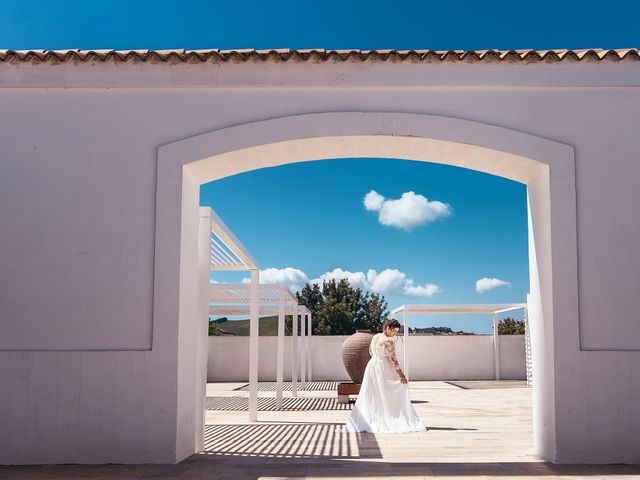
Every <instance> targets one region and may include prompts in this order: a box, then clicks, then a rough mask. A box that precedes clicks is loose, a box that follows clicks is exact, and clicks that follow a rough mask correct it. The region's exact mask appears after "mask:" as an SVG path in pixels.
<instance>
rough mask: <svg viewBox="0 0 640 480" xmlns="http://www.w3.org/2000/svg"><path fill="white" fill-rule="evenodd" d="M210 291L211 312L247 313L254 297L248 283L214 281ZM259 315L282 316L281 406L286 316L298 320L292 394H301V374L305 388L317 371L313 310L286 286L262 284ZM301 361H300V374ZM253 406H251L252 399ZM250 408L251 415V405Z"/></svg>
mask: <svg viewBox="0 0 640 480" xmlns="http://www.w3.org/2000/svg"><path fill="white" fill-rule="evenodd" d="M209 292H210V295H209V301H210V302H211V303H210V305H209V314H210V315H246V314H247V313H250V306H251V301H252V297H251V286H249V285H248V284H246V283H239V284H229V283H214V284H212V285H210V289H209ZM258 315H259V316H265V315H278V341H277V342H278V343H277V354H276V372H277V373H276V406H277V408H281V407H282V392H283V377H284V326H285V315H291V316H292V318H293V319H295V321H293V323H292V348H291V393H292V396H294V397H297V396H298V377H300V382H301V387H302V388H303V389H304V388H305V386H306V381H307V379H308V380H309V381H311V378H312V374H313V373H312V364H311V335H312V332H311V322H312V319H311V311H310V310H309V309H308V308H307V307H306V306H304V305H298V302H297V299H296V297H295V296H294V295H293V294H292V293H291V291H290V290H289V289H288V288H287V287H285V286H284V285H277V284H261V285H260V286H259V288H258ZM298 322H300V332H299V331H298ZM299 336H301V337H302V355H300V354H299V352H298V337H299ZM298 364H300V370H301V372H300V375H299V374H298ZM256 382H257V375H256ZM256 392H257V383H256ZM249 394H250V395H251V381H250V382H249ZM249 398H251V396H250V397H249ZM256 398H257V396H256ZM256 405H257V402H256ZM249 406H250V407H251V401H250V402H249ZM249 410H250V414H251V408H250V409H249Z"/></svg>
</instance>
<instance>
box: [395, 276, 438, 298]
mask: <svg viewBox="0 0 640 480" xmlns="http://www.w3.org/2000/svg"><path fill="white" fill-rule="evenodd" d="M441 291H442V289H441V288H440V287H439V286H438V285H436V284H435V283H425V284H424V285H414V284H413V280H411V279H409V281H407V284H406V285H405V286H404V293H405V295H410V296H412V297H430V296H432V295H434V294H436V293H440V292H441Z"/></svg>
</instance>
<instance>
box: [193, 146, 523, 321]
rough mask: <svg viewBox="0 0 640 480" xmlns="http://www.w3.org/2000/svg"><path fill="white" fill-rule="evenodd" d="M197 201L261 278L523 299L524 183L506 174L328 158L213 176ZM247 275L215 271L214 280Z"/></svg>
mask: <svg viewBox="0 0 640 480" xmlns="http://www.w3.org/2000/svg"><path fill="white" fill-rule="evenodd" d="M372 191H373V192H375V193H370V192H372ZM365 198H367V199H368V201H365ZM200 203H201V205H208V206H211V207H212V208H213V209H214V210H215V211H216V212H217V213H218V215H220V217H221V218H222V219H223V220H224V221H225V222H226V223H227V225H228V226H229V227H230V228H231V230H232V231H233V232H234V233H235V234H236V235H237V236H238V237H239V238H240V240H241V241H242V242H243V243H244V245H245V246H246V247H247V249H248V250H249V251H250V252H251V253H252V254H253V256H254V257H255V258H256V259H257V260H258V261H259V263H260V267H261V269H262V270H265V271H264V272H263V278H264V279H265V281H266V283H271V282H278V283H280V282H282V283H286V284H287V285H289V286H290V288H292V290H295V289H296V287H298V286H301V285H303V284H304V283H305V282H306V281H312V280H316V279H319V278H320V279H321V278H323V276H324V278H327V277H328V278H349V279H350V281H351V282H352V283H353V284H354V285H356V286H360V287H362V288H365V289H367V290H370V291H375V292H377V293H381V294H382V295H384V296H385V298H386V299H387V301H388V303H389V306H390V307H391V308H393V307H396V306H399V305H402V304H406V303H503V302H506V303H512V302H524V301H525V300H526V294H527V292H528V289H529V287H528V254H527V212H526V187H525V186H524V185H523V184H520V183H517V182H513V181H510V180H506V179H504V178H500V177H495V176H492V175H488V174H484V173H480V172H475V171H472V170H467V169H462V168H457V167H451V166H447V165H439V164H431V163H424V162H414V161H408V160H391V159H377V158H373V159H372V158H350V159H334V160H324V161H314V162H305V163H299V164H293V165H285V166H280V167H274V168H269V169H262V170H257V171H253V172H248V173H243V174H240V175H235V176H232V177H228V178H225V179H222V180H217V181H215V182H211V183H209V184H206V185H204V186H203V187H202V188H201V198H200ZM267 269H269V270H267ZM243 277H246V274H244V273H229V272H224V273H223V272H213V273H212V279H215V280H217V281H240V280H241V279H242V278H243ZM481 279H485V280H484V281H482V280H481ZM478 280H481V283H480V284H479V285H477V284H476V282H477V281H478ZM500 281H502V282H505V284H503V285H499V283H500ZM483 287H484V288H483ZM412 325H413V326H427V325H446V326H450V327H451V328H454V329H455V330H458V329H464V330H466V331H475V332H489V331H490V319H489V318H487V317H478V316H438V317H420V318H418V317H416V319H415V322H412Z"/></svg>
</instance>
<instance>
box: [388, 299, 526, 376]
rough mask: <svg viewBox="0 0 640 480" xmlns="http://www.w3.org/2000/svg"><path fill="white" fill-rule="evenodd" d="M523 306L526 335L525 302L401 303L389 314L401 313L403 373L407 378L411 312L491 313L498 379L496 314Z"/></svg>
mask: <svg viewBox="0 0 640 480" xmlns="http://www.w3.org/2000/svg"><path fill="white" fill-rule="evenodd" d="M521 308H524V321H525V329H526V333H527V335H528V334H529V319H528V315H527V304H526V303H504V304H467V305H425V304H423V305H401V306H399V307H397V308H394V309H393V310H391V315H392V316H396V315H398V314H402V317H403V326H404V350H403V353H402V356H403V364H404V374H405V375H406V377H407V378H409V364H408V363H407V358H408V356H407V351H408V350H409V344H408V335H409V319H410V317H411V314H414V315H415V314H418V315H434V314H447V313H448V314H466V313H482V314H492V315H493V363H494V368H495V378H496V380H500V345H499V343H498V315H499V314H500V313H505V312H510V311H512V310H519V309H521Z"/></svg>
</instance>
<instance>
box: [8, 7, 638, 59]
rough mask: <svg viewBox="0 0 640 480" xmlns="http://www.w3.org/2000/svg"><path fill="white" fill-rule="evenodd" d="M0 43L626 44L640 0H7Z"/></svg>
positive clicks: (633, 38)
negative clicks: (600, 0) (311, 0)
mask: <svg viewBox="0 0 640 480" xmlns="http://www.w3.org/2000/svg"><path fill="white" fill-rule="evenodd" d="M0 11H1V12H2V15H0V48H9V49H75V48H80V49H98V48H114V49H138V48H139V49H167V48H185V49H190V48H224V49H226V48H326V49H331V48H361V49H373V48H395V49H411V48H414V49H419V48H430V49H434V50H444V49H486V48H499V49H510V48H514V49H515V48H538V49H547V48H597V47H599V48H628V47H638V46H640V45H639V44H638V43H639V42H638V35H639V34H638V28H637V18H638V14H640V2H636V1H630V0H626V1H619V0H618V1H615V0H611V1H608V2H606V3H603V2H596V1H589V0H584V1H579V2H578V1H557V0H542V1H540V0H539V1H535V2H514V1H504V0H503V1H470V0H458V1H456V2H450V1H429V0H415V1H402V0H396V1H393V2H392V1H383V0H367V1H362V0H352V1H346V0H324V1H322V2H313V3H311V2H304V1H300V0H297V1H294V0H288V1H282V0H273V1H264V0H263V1H256V0H245V1H242V2H229V1H226V2H223V1H211V0H209V1H204V0H200V1H188V0H181V1H177V0H156V1H153V2H152V1H147V0H92V1H89V0H65V1H63V0H0Z"/></svg>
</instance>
